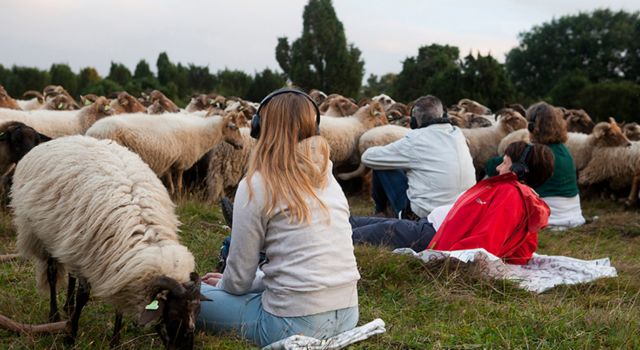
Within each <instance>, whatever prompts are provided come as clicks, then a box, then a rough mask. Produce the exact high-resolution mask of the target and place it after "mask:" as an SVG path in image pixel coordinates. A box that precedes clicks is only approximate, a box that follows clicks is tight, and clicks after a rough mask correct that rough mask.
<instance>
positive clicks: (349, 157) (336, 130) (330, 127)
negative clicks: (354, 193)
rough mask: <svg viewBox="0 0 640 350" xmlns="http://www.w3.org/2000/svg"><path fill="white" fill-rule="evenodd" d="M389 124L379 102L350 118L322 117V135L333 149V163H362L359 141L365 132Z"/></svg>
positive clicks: (337, 164)
mask: <svg viewBox="0 0 640 350" xmlns="http://www.w3.org/2000/svg"><path fill="white" fill-rule="evenodd" d="M384 124H388V121H387V117H386V115H385V113H384V109H383V108H382V105H381V104H380V103H378V102H372V103H371V104H369V105H367V106H364V107H361V108H360V109H358V111H357V112H356V113H355V114H354V115H352V116H350V117H329V116H321V117H320V135H322V136H323V137H324V138H325V139H326V140H327V142H328V143H329V146H330V147H331V156H330V158H331V161H332V162H333V164H334V166H336V167H337V166H339V165H341V164H344V163H354V164H357V163H359V162H360V159H359V157H358V155H359V154H358V152H357V150H358V140H360V136H362V134H364V132H365V131H367V130H369V129H371V128H373V127H376V126H380V125H384Z"/></svg>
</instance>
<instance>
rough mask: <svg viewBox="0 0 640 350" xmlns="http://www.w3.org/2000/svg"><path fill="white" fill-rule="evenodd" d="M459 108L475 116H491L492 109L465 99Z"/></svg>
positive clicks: (461, 101)
mask: <svg viewBox="0 0 640 350" xmlns="http://www.w3.org/2000/svg"><path fill="white" fill-rule="evenodd" d="M457 106H458V108H460V109H462V110H463V111H464V112H470V113H474V114H485V115H489V114H491V109H489V108H488V107H486V106H483V105H481V104H480V103H478V102H476V101H474V100H470V99H468V98H463V99H462V100H460V101H458V104H457ZM518 114H520V113H518ZM496 115H497V113H496Z"/></svg>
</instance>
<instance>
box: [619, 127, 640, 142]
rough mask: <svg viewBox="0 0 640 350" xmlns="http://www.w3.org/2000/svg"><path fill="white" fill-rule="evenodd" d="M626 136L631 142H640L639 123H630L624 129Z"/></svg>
mask: <svg viewBox="0 0 640 350" xmlns="http://www.w3.org/2000/svg"><path fill="white" fill-rule="evenodd" d="M622 130H623V132H624V136H626V137H627V138H628V139H629V140H630V141H640V125H638V123H635V122H634V123H628V124H625V125H624V127H623V128H622Z"/></svg>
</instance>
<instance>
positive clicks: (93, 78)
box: [78, 67, 102, 94]
mask: <svg viewBox="0 0 640 350" xmlns="http://www.w3.org/2000/svg"><path fill="white" fill-rule="evenodd" d="M101 79H102V78H101V77H100V74H98V71H96V69H95V68H93V67H85V68H82V69H81V70H80V73H78V93H80V94H86V93H87V92H86V91H85V90H86V89H87V88H88V87H89V86H91V85H93V84H95V83H96V82H98V81H100V80H101Z"/></svg>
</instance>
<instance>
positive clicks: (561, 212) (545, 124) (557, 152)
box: [486, 102, 585, 230]
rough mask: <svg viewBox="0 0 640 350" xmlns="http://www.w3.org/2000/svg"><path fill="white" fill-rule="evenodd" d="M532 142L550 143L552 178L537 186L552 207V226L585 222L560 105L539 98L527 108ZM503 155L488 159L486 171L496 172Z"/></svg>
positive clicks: (559, 226) (560, 227) (548, 144)
mask: <svg viewBox="0 0 640 350" xmlns="http://www.w3.org/2000/svg"><path fill="white" fill-rule="evenodd" d="M527 118H528V119H529V132H530V135H531V142H533V143H539V144H543V145H547V146H549V148H550V149H551V151H552V152H553V155H554V158H555V162H554V172H553V175H552V176H551V178H549V180H547V181H546V182H545V183H543V184H542V185H540V186H535V187H534V189H535V190H536V192H537V193H538V195H539V196H540V197H541V198H542V199H543V200H544V201H545V202H547V205H549V208H551V215H550V216H549V227H551V228H552V229H555V230H564V229H567V228H570V227H575V226H580V225H582V224H584V223H585V219H584V217H583V216H582V209H581V208H580V196H579V194H578V183H577V179H576V166H575V162H574V161H573V157H572V156H571V153H569V149H568V148H567V146H565V144H564V143H565V142H567V138H568V136H567V124H566V122H565V120H564V118H563V117H562V112H561V111H560V109H558V108H556V107H554V106H552V105H550V104H548V103H546V102H538V103H536V104H534V105H532V106H530V107H529V109H528V110H527ZM499 162H500V158H498V157H496V158H493V159H492V160H491V161H489V162H488V163H487V169H486V170H487V174H489V176H492V175H495V174H496V171H495V166H496V165H497V164H498V163H499Z"/></svg>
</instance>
